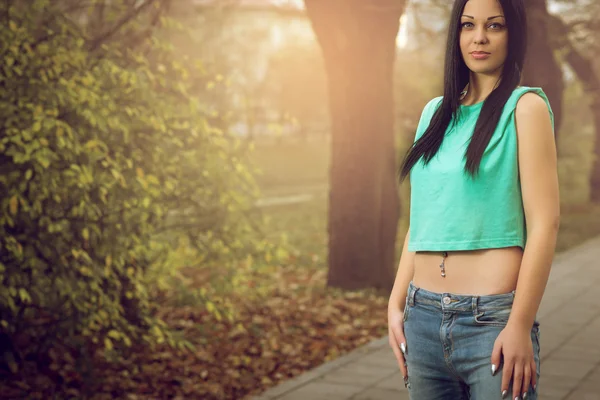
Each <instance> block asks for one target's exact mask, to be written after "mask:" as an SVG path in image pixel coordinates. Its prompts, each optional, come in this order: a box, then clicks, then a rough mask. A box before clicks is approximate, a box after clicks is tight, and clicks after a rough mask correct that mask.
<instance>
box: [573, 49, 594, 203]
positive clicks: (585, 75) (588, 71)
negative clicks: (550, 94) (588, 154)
mask: <svg viewBox="0 0 600 400" xmlns="http://www.w3.org/2000/svg"><path fill="white" fill-rule="evenodd" d="M565 50H566V52H565V60H566V61H567V63H569V66H570V67H571V69H572V70H573V72H575V75H577V79H579V81H580V82H581V83H582V86H583V88H584V90H585V92H586V93H587V94H588V95H589V98H590V100H591V101H590V110H591V112H592V116H593V120H594V129H595V131H596V141H595V145H594V154H595V156H596V157H595V159H594V164H593V166H592V172H591V175H590V195H591V196H590V197H591V200H592V202H595V203H599V202H600V80H599V79H598V76H596V73H595V71H594V66H593V65H592V60H590V59H587V58H585V57H584V56H583V55H581V54H580V53H579V52H578V51H577V50H576V49H575V47H574V46H573V45H571V44H570V43H569V44H567V46H566V48H565Z"/></svg>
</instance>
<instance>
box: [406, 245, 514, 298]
mask: <svg viewBox="0 0 600 400" xmlns="http://www.w3.org/2000/svg"><path fill="white" fill-rule="evenodd" d="M522 259H523V250H522V249H521V248H520V247H507V248H499V249H485V250H469V251H449V252H447V257H446V258H445V259H444V254H443V253H442V252H417V253H416V254H415V272H414V275H413V284H414V285H415V286H417V287H420V288H423V289H425V290H429V291H431V292H437V293H453V294H464V295H477V296H482V295H490V294H502V293H508V292H510V291H512V290H515V288H516V287H517V279H518V277H519V269H520V267H521V260H522ZM442 260H444V269H445V271H446V276H445V277H442V275H441V272H440V271H441V269H440V264H441V263H442Z"/></svg>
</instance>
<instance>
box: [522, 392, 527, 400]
mask: <svg viewBox="0 0 600 400" xmlns="http://www.w3.org/2000/svg"><path fill="white" fill-rule="evenodd" d="M526 398H527V392H523V400H525V399H526Z"/></svg>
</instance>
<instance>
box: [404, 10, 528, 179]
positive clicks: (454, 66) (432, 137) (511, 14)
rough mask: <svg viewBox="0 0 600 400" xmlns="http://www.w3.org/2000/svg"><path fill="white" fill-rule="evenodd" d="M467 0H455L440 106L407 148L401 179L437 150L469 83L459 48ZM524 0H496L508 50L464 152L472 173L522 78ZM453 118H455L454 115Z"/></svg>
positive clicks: (467, 165)
mask: <svg viewBox="0 0 600 400" xmlns="http://www.w3.org/2000/svg"><path fill="white" fill-rule="evenodd" d="M467 1H468V0H455V2H454V6H453V8H452V16H451V19H450V25H449V27H448V41H447V44H446V60H445V67H444V97H443V100H442V104H441V106H440V107H439V108H438V109H437V110H436V112H435V113H434V114H433V116H432V118H431V122H430V124H429V127H428V128H427V129H426V130H425V133H424V134H423V135H422V136H421V137H420V138H419V139H418V140H417V141H416V142H415V143H414V144H413V146H412V147H411V148H410V149H409V151H408V152H407V154H406V156H405V157H404V161H403V162H402V167H401V168H400V171H399V172H400V179H401V180H404V178H406V176H407V175H408V174H409V173H410V170H411V169H412V167H413V166H414V165H415V164H416V163H417V162H418V161H419V160H420V159H421V157H423V161H424V163H425V164H427V163H429V161H431V159H432V158H433V157H434V156H435V154H436V153H437V152H438V150H439V148H440V146H441V145H442V141H443V140H444V133H445V132H446V129H447V127H448V125H449V124H450V122H451V121H452V120H453V117H457V113H458V109H459V105H460V92H461V91H462V90H463V88H464V87H465V86H466V85H467V83H469V72H470V71H469V68H468V67H467V65H466V64H465V62H464V60H463V58H462V55H461V52H460V44H459V40H460V36H459V35H460V28H461V24H460V19H461V16H462V13H463V10H464V8H465V4H466V3H467ZM523 1H524V0H499V2H500V5H501V6H502V9H503V11H504V17H505V19H506V28H507V29H508V51H507V57H506V60H505V62H504V67H503V71H502V78H501V80H500V84H499V85H498V87H496V88H495V89H494V90H493V91H492V92H491V93H490V94H489V96H488V97H487V98H486V99H485V101H484V103H483V107H482V109H481V113H480V114H479V118H478V119H477V123H476V124H475V131H474V132H473V135H472V137H471V140H470V142H469V146H468V147H467V150H466V152H465V159H466V161H465V171H466V172H468V173H469V174H470V175H471V176H472V177H474V176H476V175H477V173H478V171H479V164H480V163H481V158H482V156H483V152H484V151H485V149H486V147H487V145H488V144H489V142H490V139H491V138H492V135H493V133H494V130H495V128H496V125H497V124H498V120H499V119H500V115H501V114H502V109H503V107H504V104H505V103H506V101H507V100H508V98H509V97H510V95H511V93H512V92H513V90H514V89H515V88H516V87H517V86H518V85H519V82H520V81H521V71H522V70H523V64H524V62H525V51H526V47H527V19H526V16H525V5H524V3H523ZM454 120H456V119H454Z"/></svg>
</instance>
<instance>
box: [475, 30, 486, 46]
mask: <svg viewBox="0 0 600 400" xmlns="http://www.w3.org/2000/svg"><path fill="white" fill-rule="evenodd" d="M474 41H475V43H476V44H482V43H486V42H487V36H486V32H485V29H484V28H478V29H477V30H476V31H475V38H474Z"/></svg>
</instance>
